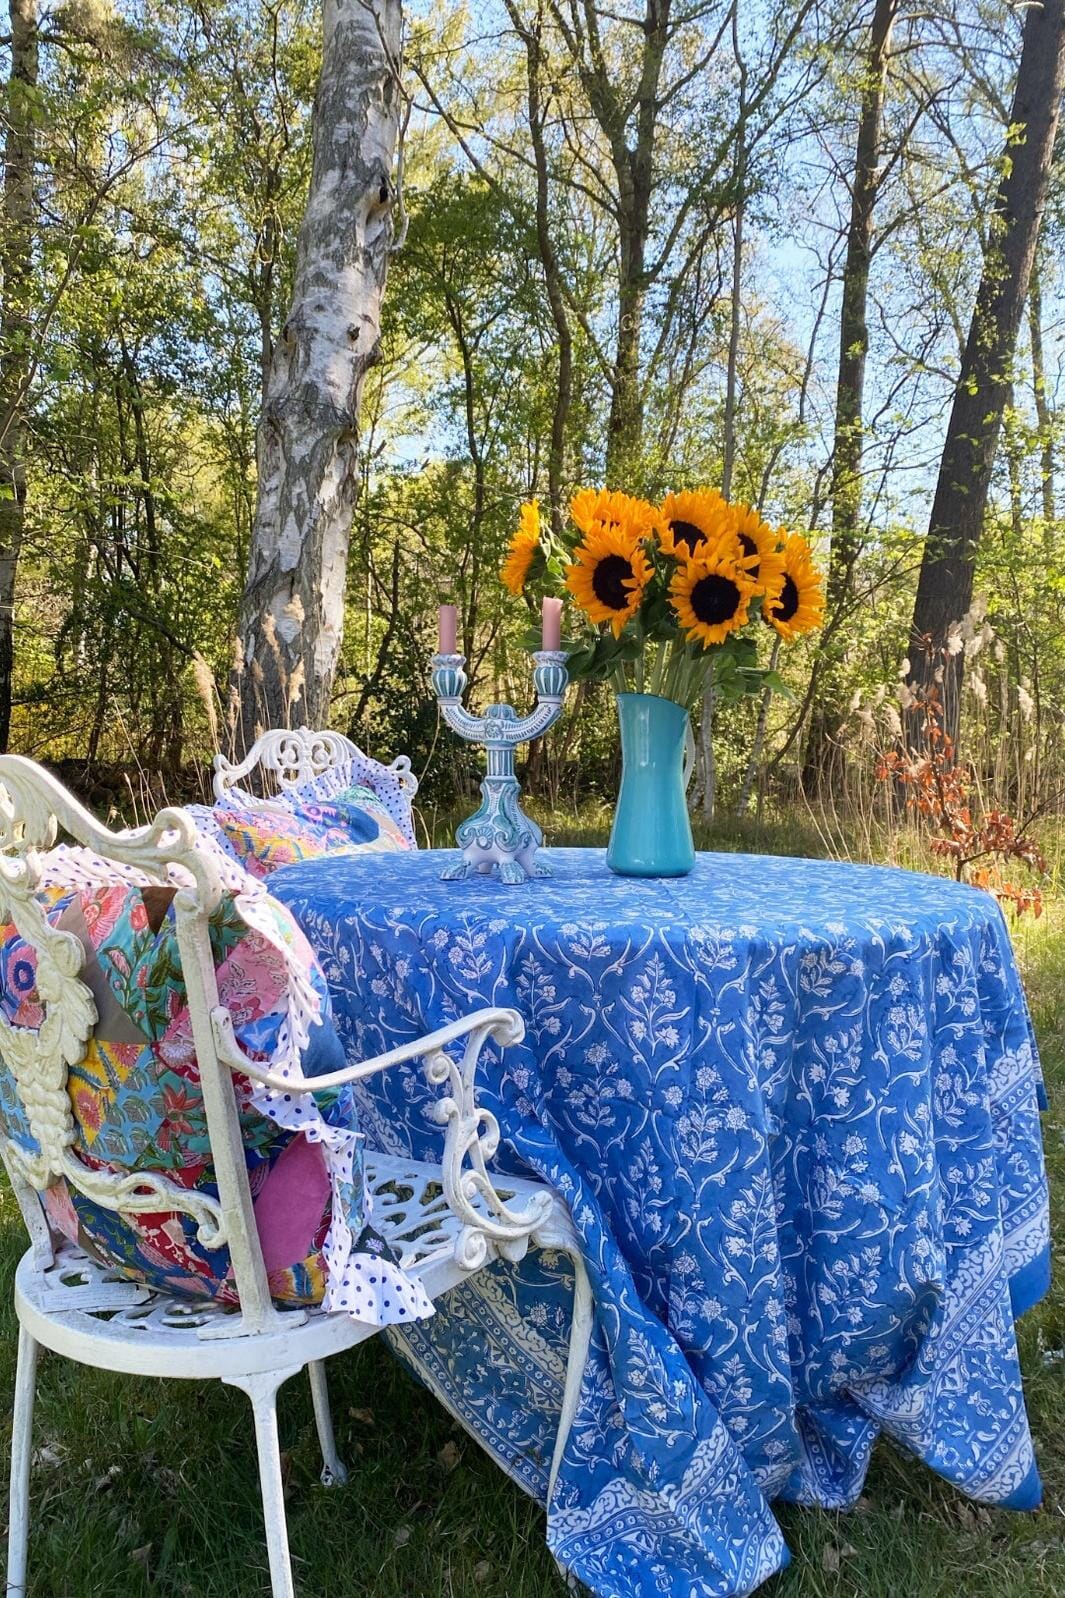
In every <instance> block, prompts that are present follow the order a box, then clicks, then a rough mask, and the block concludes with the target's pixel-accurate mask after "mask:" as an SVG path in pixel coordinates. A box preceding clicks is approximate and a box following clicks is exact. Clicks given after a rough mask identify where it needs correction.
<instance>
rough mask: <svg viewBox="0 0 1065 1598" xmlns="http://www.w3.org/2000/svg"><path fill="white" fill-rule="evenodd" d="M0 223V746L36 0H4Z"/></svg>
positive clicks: (17, 497) (24, 354)
mask: <svg viewBox="0 0 1065 1598" xmlns="http://www.w3.org/2000/svg"><path fill="white" fill-rule="evenodd" d="M9 10H10V15H11V36H10V49H11V72H10V76H9V77H8V81H7V95H6V105H5V108H4V109H5V120H6V123H7V135H6V138H5V141H4V194H3V226H2V228H0V752H2V751H3V750H5V749H6V748H7V745H8V738H9V736H10V732H11V686H12V673H13V670H14V646H15V575H16V572H17V570H18V559H19V553H20V551H21V548H22V535H23V532H24V530H25V525H26V460H25V440H24V434H25V408H26V390H27V388H28V386H29V376H30V364H31V333H32V326H31V309H32V307H31V294H32V290H33V282H32V271H33V223H34V215H33V166H34V158H35V154H36V129H37V126H38V122H39V118H38V115H37V104H36V90H37V71H38V61H37V57H38V32H37V0H10V6H9Z"/></svg>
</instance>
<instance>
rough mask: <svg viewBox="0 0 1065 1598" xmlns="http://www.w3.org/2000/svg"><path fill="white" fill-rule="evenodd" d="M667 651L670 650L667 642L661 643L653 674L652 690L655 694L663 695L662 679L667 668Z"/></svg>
mask: <svg viewBox="0 0 1065 1598" xmlns="http://www.w3.org/2000/svg"><path fill="white" fill-rule="evenodd" d="M667 653H668V651H667V649H666V646H665V644H659V646H658V652H657V654H656V655H655V665H654V671H653V673H652V675H651V692H652V693H653V694H658V695H659V696H661V693H662V679H663V677H664V675H665V670H666V656H667Z"/></svg>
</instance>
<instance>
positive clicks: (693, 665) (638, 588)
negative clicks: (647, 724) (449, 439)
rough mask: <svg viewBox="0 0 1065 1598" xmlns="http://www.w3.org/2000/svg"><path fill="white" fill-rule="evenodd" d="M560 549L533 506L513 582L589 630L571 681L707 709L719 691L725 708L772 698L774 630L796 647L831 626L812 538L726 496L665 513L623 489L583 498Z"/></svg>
mask: <svg viewBox="0 0 1065 1598" xmlns="http://www.w3.org/2000/svg"><path fill="white" fill-rule="evenodd" d="M570 521H571V524H572V527H571V528H570V529H567V532H566V535H565V538H564V542H563V543H562V546H561V547H559V543H558V541H557V540H552V538H551V536H550V534H549V532H548V530H547V529H546V528H545V527H544V525H543V524H542V522H541V518H540V511H539V506H538V505H537V504H536V503H535V502H533V503H530V504H527V505H523V506H522V508H521V517H520V521H519V525H518V529H517V531H516V532H515V534H514V536H513V538H512V540H511V544H510V549H509V551H508V553H507V557H506V560H505V562H504V564H503V568H502V570H501V572H500V578H501V580H502V582H503V584H504V586H505V587H506V588H507V589H509V591H510V592H511V593H512V594H514V595H516V596H520V595H522V594H524V593H527V591H528V590H529V589H530V587H532V586H534V585H535V586H537V587H539V588H540V589H541V591H542V592H544V593H548V594H552V593H553V594H558V593H565V594H566V595H568V597H569V599H570V600H571V602H573V603H574V604H575V605H576V606H577V608H578V609H579V610H580V611H582V612H583V613H584V617H585V618H586V620H587V625H586V626H585V627H584V628H583V629H582V630H581V631H580V632H579V634H578V635H577V636H576V637H575V638H572V639H568V640H566V642H565V643H564V645H563V647H564V648H565V650H566V652H567V654H568V656H569V660H568V665H569V672H570V676H571V677H575V678H582V677H583V678H587V679H591V680H594V681H600V682H603V681H609V682H611V683H612V684H613V686H614V687H615V688H616V689H617V690H618V692H619V693H633V692H634V693H650V694H658V695H660V696H661V697H663V698H666V699H672V700H675V701H676V702H677V703H678V704H681V705H686V706H691V705H693V704H694V703H695V702H696V701H697V699H698V698H699V696H700V694H701V693H702V692H703V690H704V689H705V688H706V687H707V686H709V685H712V686H713V688H714V690H715V693H716V694H718V695H720V697H721V698H723V699H739V698H740V697H742V695H744V694H749V693H757V692H758V691H759V689H761V688H762V687H764V686H767V685H768V686H771V687H774V688H777V689H779V690H783V691H786V690H784V684H783V682H782V681H781V680H780V678H779V677H778V676H777V674H776V672H775V671H773V670H769V669H766V668H763V667H760V666H759V664H758V645H757V637H756V626H757V624H758V623H759V622H760V623H762V624H765V625H767V626H768V627H769V628H771V629H772V630H773V632H774V633H775V634H776V636H777V637H778V638H779V639H782V640H783V641H784V642H785V643H790V642H791V641H792V640H793V639H795V638H798V637H799V636H800V635H801V634H802V633H806V632H810V631H811V630H813V629H814V628H816V627H819V626H820V624H821V618H822V614H823V611H824V598H823V593H822V582H821V575H820V573H819V572H818V570H817V568H816V567H815V565H814V562H813V556H812V552H811V550H810V545H809V544H808V542H807V541H806V539H805V538H803V537H801V535H799V534H798V533H787V532H785V531H784V530H783V529H780V530H776V531H775V530H774V529H773V528H771V527H769V526H768V525H767V524H766V523H765V522H764V521H763V520H762V518H761V516H760V515H759V514H758V512H757V511H756V510H753V509H752V508H751V507H750V506H749V505H742V504H737V503H732V502H730V501H728V500H726V499H723V498H722V496H721V495H720V494H719V493H717V491H716V490H714V489H709V488H703V489H696V490H692V491H687V492H684V493H680V494H667V496H666V498H665V499H664V500H663V501H662V503H661V504H660V505H651V504H649V503H648V502H647V501H646V500H643V499H636V498H634V497H633V496H632V495H630V494H624V493H620V492H618V491H616V490H613V489H590V488H585V489H581V490H580V492H579V493H577V494H575V495H574V497H573V500H572V502H571V504H570Z"/></svg>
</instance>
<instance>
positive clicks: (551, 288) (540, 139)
mask: <svg viewBox="0 0 1065 1598" xmlns="http://www.w3.org/2000/svg"><path fill="white" fill-rule="evenodd" d="M505 4H506V8H507V12H508V14H509V16H510V20H511V22H512V23H513V25H514V28H515V30H516V32H517V33H518V35H519V37H520V38H521V40H522V42H523V43H524V45H525V54H526V68H527V78H528V92H529V136H530V140H531V142H532V148H533V159H534V161H535V163H536V245H537V250H538V251H539V255H540V265H541V266H542V267H543V272H544V287H545V288H546V290H547V303H548V306H549V307H550V310H551V320H552V322H553V323H554V327H555V337H556V338H557V340H558V382H557V385H556V387H555V403H554V405H553V407H552V411H551V445H550V449H549V451H548V456H547V489H548V497H549V499H550V501H551V530H552V532H553V533H554V535H555V537H556V538H557V539H559V540H561V538H562V529H563V524H564V521H565V517H564V515H563V510H562V497H563V493H564V490H565V483H566V427H567V424H568V422H569V413H570V406H571V404H572V399H573V334H572V331H571V329H570V322H569V313H568V312H567V310H566V297H565V291H564V288H563V283H562V269H561V266H560V263H559V259H558V252H557V251H556V249H555V242H554V239H553V238H552V235H551V193H550V173H549V168H548V157H547V143H546V140H545V138H544V124H545V122H546V119H547V106H546V105H545V103H544V100H545V95H544V85H543V83H542V81H541V80H542V73H543V45H542V33H543V0H541V3H540V5H539V7H538V10H537V16H536V22H535V25H526V24H525V23H524V22H523V20H522V12H521V9H520V7H519V5H518V4H517V0H505ZM537 743H539V740H537ZM531 756H532V751H530V759H531Z"/></svg>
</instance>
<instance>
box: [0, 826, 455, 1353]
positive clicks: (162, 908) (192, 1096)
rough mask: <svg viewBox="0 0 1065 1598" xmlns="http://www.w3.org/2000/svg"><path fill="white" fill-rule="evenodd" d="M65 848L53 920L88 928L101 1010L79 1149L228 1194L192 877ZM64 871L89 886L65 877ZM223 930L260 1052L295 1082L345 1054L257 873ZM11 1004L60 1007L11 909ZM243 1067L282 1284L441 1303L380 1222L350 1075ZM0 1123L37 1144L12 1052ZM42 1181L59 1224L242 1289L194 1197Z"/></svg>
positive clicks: (273, 1283)
mask: <svg viewBox="0 0 1065 1598" xmlns="http://www.w3.org/2000/svg"><path fill="white" fill-rule="evenodd" d="M56 854H57V856H61V858H59V859H58V860H56V861H53V862H52V863H51V864H50V867H49V869H47V870H46V881H47V885H46V886H44V887H43V888H42V890H41V892H40V895H39V900H40V902H41V904H42V906H43V907H44V909H45V911H46V914H47V917H48V919H49V921H50V922H51V923H52V924H53V925H55V926H56V927H59V928H61V929H62V930H64V931H67V932H71V933H73V934H74V935H75V936H77V937H78V938H79V940H80V941H81V943H82V946H83V948H84V950H85V963H84V966H83V970H82V980H83V981H84V983H85V985H86V986H87V987H88V988H89V989H90V991H91V993H92V996H93V1000H94V1002H95V1006H96V1010H97V1016H98V1020H97V1024H96V1026H95V1028H94V1031H93V1034H92V1036H91V1038H90V1040H89V1044H88V1047H87V1050H86V1053H85V1056H84V1058H83V1059H82V1060H80V1061H79V1062H78V1064H77V1065H76V1066H74V1067H72V1068H71V1070H70V1072H69V1076H68V1085H67V1086H68V1096H69V1099H70V1105H71V1111H72V1114H73V1118H74V1122H75V1127H76V1139H75V1144H74V1148H75V1151H76V1153H77V1154H78V1156H79V1157H80V1158H81V1160H82V1161H83V1162H84V1163H85V1165H86V1166H88V1167H89V1168H90V1169H94V1170H105V1171H107V1172H109V1173H111V1174H125V1173H126V1172H137V1173H151V1174H153V1175H156V1176H163V1177H165V1178H166V1179H167V1180H168V1181H170V1182H172V1183H174V1184H176V1185H177V1186H179V1187H181V1188H185V1189H189V1190H196V1191H202V1192H206V1193H209V1194H210V1195H211V1196H212V1197H217V1188H216V1186H215V1183H214V1171H213V1164H212V1160H211V1150H210V1141H209V1137H208V1129H207V1120H206V1112H205V1109H204V1104H203V1098H202V1093H201V1089H200V1079H199V1065H198V1061H197V1057H196V1048H195V1043H194V1040H193V1035H192V1023H191V1016H190V1013H189V1009H188V1001H187V995H186V991H185V986H184V980H183V976H182V971H181V962H180V956H179V951H178V946H177V935H176V922H175V918H174V910H173V898H174V893H175V891H176V890H175V888H174V887H166V886H160V885H157V884H149V883H148V882H147V881H146V880H145V881H143V882H142V883H141V884H139V885H137V884H131V883H130V882H129V881H125V882H116V881H115V880H114V879H113V878H112V879H111V880H110V881H109V880H107V876H106V874H105V873H106V869H107V863H106V862H102V861H97V862H96V864H95V865H94V857H92V856H91V855H90V854H89V852H88V851H66V853H65V857H63V852H62V851H56ZM97 865H98V866H99V867H100V868H101V869H100V870H97V869H96V866H97ZM64 870H66V871H67V872H69V874H70V876H72V877H73V878H75V879H76V880H75V882H74V885H72V886H63V885H60V881H61V878H62V875H63V872H64ZM127 875H129V874H128V873H127ZM57 878H58V879H60V880H56V879H57ZM209 936H210V941H211V949H212V953H213V956H214V963H215V970H216V976H217V982H218V989H219V996H220V999H221V1002H222V1003H223V1004H224V1005H225V1006H226V1008H227V1009H228V1010H229V1012H230V1014H231V1016H232V1018H233V1027H234V1033H235V1036H236V1039H237V1041H238V1043H239V1044H240V1046H241V1047H242V1048H243V1049H244V1050H245V1051H246V1053H247V1054H248V1056H249V1057H250V1058H251V1059H254V1060H257V1061H261V1062H264V1063H267V1064H268V1065H270V1066H271V1067H272V1068H273V1069H275V1070H279V1071H280V1072H281V1073H282V1074H283V1075H286V1076H289V1077H291V1078H292V1080H293V1084H294V1085H295V1083H296V1082H297V1081H299V1080H300V1079H301V1078H302V1077H303V1076H304V1075H318V1074H321V1073H323V1072H326V1071H332V1070H337V1069H341V1068H342V1067H343V1065H344V1056H343V1052H342V1050H341V1049H340V1046H339V1043H338V1041H337V1038H336V1034H335V1032H334V1030H333V1027H332V1023H331V1020H330V1015H329V1000H328V993H327V990H326V988H325V984H324V981H323V978H322V975H321V971H320V969H319V967H318V965H317V962H316V961H315V959H314V957H313V955H312V953H311V951H310V949H309V947H308V945H307V943H306V940H305V939H304V938H303V936H302V934H301V933H300V932H299V930H298V929H297V927H296V926H295V924H294V923H293V921H292V918H291V916H290V915H289V914H288V912H287V911H285V910H284V909H283V908H282V907H281V906H280V905H278V904H277V903H276V901H274V900H272V899H271V898H270V897H269V895H267V894H266V893H264V892H263V890H262V889H261V888H257V887H256V886H255V885H251V884H249V889H248V891H243V892H239V893H232V892H228V893H226V894H224V895H223V897H222V899H221V902H220V904H219V906H218V908H217V910H216V911H215V913H214V914H213V916H212V917H211V918H210V923H209ZM0 1008H2V1010H3V1014H4V1015H5V1017H6V1019H7V1020H8V1021H9V1023H10V1024H12V1025H14V1026H20V1027H29V1028H31V1029H33V1030H37V1029H39V1027H40V1026H41V1025H42V1023H43V1021H44V1011H43V1008H42V1004H41V999H40V996H39V994H38V992H37V987H36V956H35V952H34V950H33V949H32V947H30V946H29V945H28V944H27V943H26V942H25V941H24V940H23V939H22V938H21V937H20V936H19V934H18V932H17V931H16V929H15V928H14V927H13V926H7V927H3V928H0ZM234 1084H235V1088H236V1093H237V1102H238V1110H239V1115H240V1122H241V1131H242V1136H243V1142H244V1147H245V1153H246V1159H247V1166H248V1172H249V1177H250V1181H251V1189H252V1195H253V1201H254V1205H255V1214H256V1222H257V1226H258V1229H259V1233H260V1241H261V1243H262V1247H263V1252H264V1257H265V1259H266V1262H267V1270H268V1276H269V1282H270V1288H271V1292H272V1293H273V1295H274V1296H275V1298H276V1299H277V1300H278V1301H279V1302H281V1303H289V1304H311V1303H320V1302H323V1300H324V1302H325V1305H326V1307H327V1308H329V1309H345V1310H348V1311H350V1312H352V1313H354V1314H356V1315H357V1317H358V1318H359V1319H364V1320H367V1321H370V1322H371V1323H373V1324H386V1323H388V1322H390V1321H392V1320H394V1319H397V1318H398V1319H401V1320H402V1319H405V1318H410V1319H414V1318H417V1317H418V1316H419V1315H424V1314H427V1313H431V1305H430V1304H429V1301H428V1299H427V1298H426V1296H425V1294H424V1292H423V1290H422V1289H421V1288H420V1287H419V1286H418V1285H417V1284H415V1283H412V1282H410V1281H409V1280H408V1279H407V1277H406V1276H405V1274H404V1273H403V1272H402V1271H401V1270H400V1269H399V1267H398V1266H397V1265H395V1263H394V1262H393V1261H392V1260H391V1257H390V1256H389V1255H388V1252H387V1250H386V1248H385V1246H384V1244H383V1242H382V1241H381V1239H380V1238H379V1237H378V1236H377V1234H376V1233H374V1232H373V1230H372V1228H371V1227H370V1225H369V1216H368V1214H367V1213H366V1204H365V1197H364V1184H363V1173H362V1139H361V1137H360V1135H359V1133H358V1128H357V1120H356V1117H355V1112H354V1108H353V1105H352V1102H351V1096H350V1091H349V1090H347V1089H345V1090H341V1091H339V1092H334V1093H331V1094H329V1095H324V1096H322V1098H321V1099H320V1100H319V1101H318V1102H317V1103H316V1101H315V1100H314V1099H312V1098H310V1097H309V1096H308V1095H307V1094H305V1093H299V1092H295V1091H294V1092H291V1093H278V1092H274V1091H272V1090H270V1089H266V1088H261V1087H258V1086H255V1085H253V1084H252V1083H251V1082H250V1081H249V1080H248V1079H247V1078H244V1077H241V1076H236V1077H235V1078H234ZM0 1128H2V1130H3V1131H4V1132H5V1133H6V1134H7V1136H8V1137H10V1138H11V1139H12V1140H13V1141H14V1142H15V1143H17V1144H21V1145H22V1146H23V1147H25V1148H27V1149H29V1150H32V1149H33V1147H34V1145H33V1141H32V1138H31V1135H30V1132H29V1127H28V1123H27V1121H26V1118H25V1115H24V1113H23V1111H22V1107H21V1104H20V1103H19V1100H18V1098H17V1095H16V1092H15V1088H14V1082H13V1080H12V1078H11V1077H10V1076H9V1074H8V1072H7V1071H6V1070H2V1069H0ZM42 1198H43V1202H44V1204H45V1208H46V1210H47V1212H48V1215H49V1218H50V1220H51V1222H52V1224H53V1225H54V1226H55V1227H56V1228H57V1229H58V1230H59V1231H60V1232H61V1233H63V1234H64V1235H66V1236H68V1237H70V1238H71V1239H72V1240H73V1241H76V1242H78V1243H79V1244H80V1245H81V1246H82V1247H83V1248H85V1250H86V1251H87V1252H88V1253H90V1254H92V1255H93V1256H94V1257H95V1258H96V1259H98V1260H100V1261H101V1262H103V1263H106V1264H108V1265H111V1266H113V1267H114V1268H115V1269H117V1270H119V1271H121V1272H122V1274H124V1275H126V1276H128V1277H130V1278H131V1279H133V1280H137V1281H143V1282H146V1283H147V1284H148V1285H150V1286H153V1287H157V1288H161V1289H164V1290H166V1291H168V1292H174V1293H183V1294H188V1295H192V1296H208V1297H211V1298H215V1299H217V1300H219V1301H220V1302H222V1303H226V1304H231V1303H235V1302H236V1291H235V1285H234V1282H233V1276H232V1270H231V1266H230V1261H229V1253H228V1249H225V1248H223V1249H219V1250H208V1249H205V1248H204V1247H203V1246H202V1244H201V1243H200V1242H199V1240H198V1238H197V1235H196V1223H195V1222H194V1220H193V1219H192V1218H191V1217H190V1216H188V1215H187V1214H185V1213H183V1212H181V1211H178V1210H163V1211H161V1212H160V1213H156V1214H138V1215H134V1214H130V1213H122V1212H117V1211H114V1210H112V1209H109V1208H107V1207H106V1206H104V1205H102V1204H99V1203H97V1202H94V1201H93V1200H91V1199H90V1198H88V1197H87V1195H86V1194H84V1193H83V1192H81V1191H80V1190H79V1188H78V1187H77V1185H76V1184H75V1183H71V1182H67V1181H66V1180H61V1181H60V1182H58V1183H57V1184H56V1185H54V1186H53V1187H52V1188H50V1189H49V1190H48V1191H47V1192H46V1193H45V1194H43V1195H42ZM383 1282H387V1283H388V1284H389V1291H390V1294H391V1296H389V1294H388V1293H386V1292H384V1291H382V1290H381V1286H380V1284H381V1283H383ZM371 1284H372V1285H371ZM386 1299H387V1302H386Z"/></svg>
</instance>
